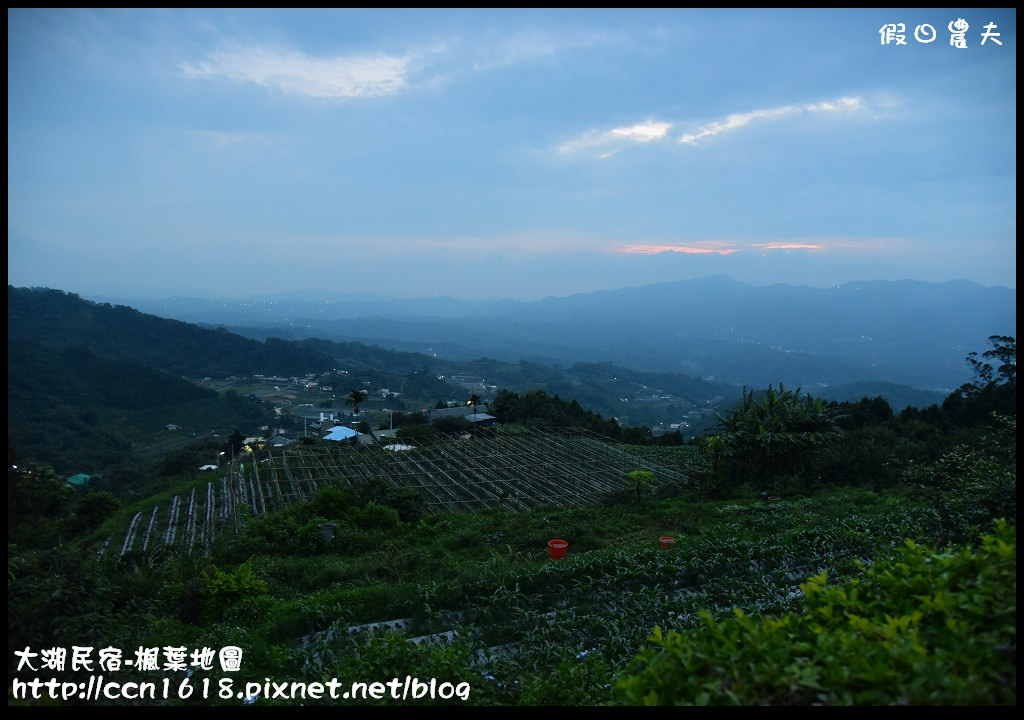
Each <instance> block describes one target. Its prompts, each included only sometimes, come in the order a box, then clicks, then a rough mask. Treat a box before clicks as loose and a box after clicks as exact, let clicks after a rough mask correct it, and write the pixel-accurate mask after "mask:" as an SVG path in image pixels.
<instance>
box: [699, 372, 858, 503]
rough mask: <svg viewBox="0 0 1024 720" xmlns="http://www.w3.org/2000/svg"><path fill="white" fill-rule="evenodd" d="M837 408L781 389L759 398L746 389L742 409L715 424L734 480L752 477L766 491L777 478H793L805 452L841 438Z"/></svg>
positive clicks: (822, 401) (803, 464)
mask: <svg viewBox="0 0 1024 720" xmlns="http://www.w3.org/2000/svg"><path fill="white" fill-rule="evenodd" d="M836 407H837V406H836V405H835V404H834V403H833V404H829V403H826V402H825V401H824V400H822V399H821V398H814V397H811V396H810V395H801V394H800V389H799V388H797V390H796V391H795V392H794V391H792V390H786V389H785V388H784V387H783V386H782V385H781V384H780V385H779V389H778V390H776V389H775V388H774V387H772V386H771V385H769V386H768V389H767V390H765V391H764V392H762V393H761V394H760V396H757V395H756V394H755V393H754V392H753V391H751V392H749V393H748V392H747V390H746V388H744V390H743V403H742V405H741V406H740V407H739V409H737V410H735V411H734V412H733V414H732V416H731V417H729V418H728V419H723V420H722V422H721V423H719V428H720V429H721V430H722V432H721V433H720V437H721V442H722V443H724V448H725V451H724V454H725V455H726V456H728V457H729V458H730V459H731V460H732V461H733V467H732V471H733V472H732V473H731V474H732V476H733V478H738V477H750V478H752V479H754V480H756V481H757V484H758V486H759V487H760V489H761V490H767V489H768V484H769V483H770V482H771V481H772V480H773V479H775V478H776V476H780V475H782V476H789V477H792V476H793V475H795V474H796V473H797V472H798V471H799V470H800V469H802V468H803V466H805V465H806V464H807V460H808V456H809V451H811V450H813V449H815V448H817V447H819V446H823V445H826V444H828V443H830V442H831V441H833V440H837V439H838V438H839V437H840V436H841V435H842V431H841V429H840V427H839V424H838V421H839V419H840V417H839V415H838V413H837V412H836ZM803 469H805V468H803Z"/></svg>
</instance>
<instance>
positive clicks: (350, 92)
mask: <svg viewBox="0 0 1024 720" xmlns="http://www.w3.org/2000/svg"><path fill="white" fill-rule="evenodd" d="M411 61H412V58H411V57H408V56H399V55H386V54H383V53H377V54H371V55H335V56H333V57H325V58H316V57H311V56H309V55H306V54H304V53H302V52H299V51H297V50H290V49H287V48H281V47H270V46H249V47H244V46H231V47H227V48H225V49H221V50H216V51H214V52H212V53H210V54H209V55H208V56H207V58H206V59H205V60H202V61H199V62H183V63H181V65H180V67H181V69H182V71H183V72H184V73H185V75H187V76H188V77H190V78H206V79H214V78H226V79H228V80H230V81H232V82H236V83H253V84H255V85H262V86H264V87H274V88H277V89H278V90H281V91H282V92H284V93H285V94H287V95H305V96H308V97H315V98H360V97H380V96H383V95H392V94H394V93H397V92H399V91H400V90H402V89H404V88H405V87H406V83H407V79H408V74H409V72H410V65H411Z"/></svg>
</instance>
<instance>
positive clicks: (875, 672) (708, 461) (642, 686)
mask: <svg viewBox="0 0 1024 720" xmlns="http://www.w3.org/2000/svg"><path fill="white" fill-rule="evenodd" d="M1009 340H1012V339H1009ZM1009 347H1014V348H1015V345H1011V343H1010V342H1009V341H1008V339H1005V338H1000V339H998V341H997V347H996V350H994V351H993V352H996V354H995V355H991V356H982V357H983V358H985V359H990V360H995V361H996V363H997V366H995V367H993V369H992V372H990V373H986V372H984V370H982V371H981V372H979V374H978V381H977V382H976V383H973V384H971V385H970V386H965V387H964V388H961V389H960V390H959V391H957V392H956V393H954V394H953V395H951V396H950V397H949V398H947V400H946V401H945V402H944V403H943V404H942V405H936V406H932V407H930V408H925V409H923V410H917V409H907V410H904V411H903V412H901V413H899V414H898V415H897V414H894V413H893V412H892V410H891V408H890V407H889V405H888V404H887V403H886V402H885V401H884V400H881V399H880V398H876V399H867V398H865V399H864V400H861V401H860V402H858V403H825V402H823V401H820V400H818V399H815V398H812V397H809V396H806V395H802V394H800V392H799V391H797V392H790V391H787V390H785V389H784V388H782V387H779V388H778V390H775V389H774V388H769V389H768V390H767V391H765V392H763V393H745V394H744V400H743V403H742V404H741V406H740V407H739V408H738V409H737V410H736V412H735V413H733V414H732V415H731V416H730V417H729V418H728V419H726V420H724V421H723V423H722V425H721V427H720V432H719V433H718V434H717V435H714V436H712V437H710V438H706V439H701V440H700V441H699V442H697V443H693V444H689V445H683V444H679V445H657V444H650V443H647V444H636V445H626V444H621V443H610V442H608V441H607V440H606V439H600V438H597V437H595V436H593V435H592V434H587V433H584V432H583V431H573V433H569V434H559V433H555V432H554V431H552V430H548V429H542V426H544V425H547V424H549V423H556V422H563V421H574V420H578V421H579V422H580V423H581V424H586V423H587V422H589V423H593V424H594V426H595V427H601V426H603V424H604V423H611V422H612V421H606V420H604V419H603V418H601V417H600V416H599V415H596V414H595V413H588V411H586V410H584V409H583V408H582V407H581V406H579V404H578V403H573V402H568V403H567V402H565V401H563V400H561V399H560V398H558V397H557V396H550V395H547V394H546V393H544V392H543V391H537V392H527V393H526V394H525V395H518V394H517V393H514V392H506V393H505V394H501V398H502V401H501V402H500V403H497V407H495V404H494V403H492V411H493V414H498V413H502V414H503V415H504V417H505V418H508V419H517V418H525V420H522V419H521V420H520V421H521V422H523V424H522V425H516V424H507V425H502V426H499V427H497V428H495V429H493V430H488V431H479V432H477V433H474V434H473V435H472V436H470V437H468V438H466V439H452V438H449V437H447V436H446V434H445V433H444V432H443V431H441V430H438V429H436V428H435V429H434V432H435V435H434V436H433V437H432V438H427V440H428V441H427V442H425V443H423V444H422V445H421V446H419V447H417V448H415V449H414V450H407V451H395V452H390V451H385V450H383V449H379V448H377V449H359V448H356V447H347V446H346V447H340V446H334V445H328V444H325V443H321V442H318V441H311V443H310V444H309V445H301V446H299V449H298V450H296V451H290V450H288V451H283V452H276V451H275V453H274V454H256V455H245V456H244V457H243V458H242V459H241V460H240V461H239V462H237V463H236V466H237V467H236V468H235V470H234V471H233V472H232V473H231V474H230V475H229V474H227V473H225V472H224V471H217V472H213V471H211V472H210V473H206V474H203V475H196V474H195V473H194V471H191V472H185V471H184V470H185V469H186V468H187V467H190V466H191V463H192V462H194V460H195V459H197V458H193V457H192V456H190V455H188V454H187V453H186V451H185V450H181V451H179V453H183V454H180V455H173V454H172V455H171V456H169V457H167V458H165V459H164V460H163V464H164V466H165V469H167V470H171V471H174V470H178V469H181V470H182V471H183V472H182V473H181V474H180V475H177V476H175V475H168V476H165V477H164V478H162V479H161V485H160V487H159V488H154V489H153V490H154V491H159V493H160V494H158V495H156V496H150V497H145V498H143V497H127V496H124V495H120V494H118V493H117V492H116V491H115V492H113V493H110V494H104V493H103V492H102V490H103V489H104V488H99V490H100V492H97V488H90V492H80V491H73V490H71V489H70V488H67V487H65V486H64V485H63V484H62V483H61V482H60V481H59V480H58V479H57V477H56V476H55V475H54V473H53V472H52V471H51V470H49V469H48V468H39V467H35V466H31V465H29V466H20V465H19V466H17V467H15V465H17V463H14V462H11V463H9V469H8V508H9V509H8V514H9V517H8V543H9V545H8V608H9V609H8V644H9V647H12V648H24V647H32V648H33V649H38V648H49V647H66V648H70V647H71V646H73V645H77V646H92V647H108V646H112V647H119V648H122V649H124V650H125V652H131V651H133V650H134V649H135V648H138V647H156V648H164V647H180V646H184V647H186V648H188V649H193V648H202V647H210V648H220V647H223V646H225V645H237V646H239V647H241V648H243V650H244V657H243V660H242V668H243V671H244V674H245V675H246V676H248V677H252V678H258V679H262V678H271V679H273V680H274V681H275V682H289V681H296V682H307V683H308V682H311V681H313V680H322V679H325V678H330V677H338V678H340V679H343V681H348V680H351V679H362V680H369V681H372V680H374V679H379V680H381V681H387V680H389V679H390V678H392V677H400V678H401V677H404V676H405V675H410V676H414V677H419V678H429V677H435V678H438V680H439V681H442V682H443V681H447V682H451V683H457V682H467V683H469V684H470V686H471V688H472V692H471V695H470V700H469V702H470V703H471V704H478V705H537V704H565V705H595V704H615V703H626V704H634V703H646V702H652V703H683V704H729V703H732V704H788V705H792V704H813V703H821V704H831V705H842V704H908V703H913V704H949V703H953V704H957V703H967V704H1001V705H1012V704H1015V699H1016V679H1015V653H1016V625H1015V613H1016V605H1015V603H1016V599H1015V593H1016V570H1015V557H1016V550H1015V548H1016V529H1015V518H1016V411H1015V401H1016V384H1015V383H1016V379H1015V361H1013V358H1011V357H1010V355H1009V351H1008V350H1007V348H1009ZM979 362H981V360H979ZM423 427H424V426H422V425H420V426H416V425H412V424H410V425H406V426H404V427H402V432H409V433H415V432H422V431H423ZM608 427H611V426H608ZM422 437H426V436H422ZM620 437H626V434H625V433H623V435H621V436H620ZM218 447H219V446H213V447H198V446H197V448H195V451H196V452H199V451H202V452H205V453H206V454H207V456H208V457H210V458H211V459H212V458H213V457H214V456H215V453H216V452H218V450H217V448H218ZM14 449H15V448H14V446H12V447H11V450H12V451H13V450H14ZM574 453H576V455H574ZM584 458H589V460H588V462H591V464H589V465H588V464H586V463H585V462H584V461H583V460H584ZM242 466H244V468H243V467H242ZM651 474H653V475H654V476H655V477H656V478H658V479H659V482H657V483H654V482H652V479H651ZM673 477H674V478H676V479H677V480H678V481H672V478H673ZM683 477H685V478H686V480H685V482H684V481H683V480H682V478H683ZM139 486H141V481H140V485H139ZM503 493H504V494H503ZM769 493H771V495H770V496H769ZM641 501H642V502H641ZM119 503H120V506H119ZM1000 519H1003V520H1002V521H1000ZM332 523H333V526H332V525H331V524H332ZM332 527H333V530H334V532H333V536H332V534H331V532H330V530H331V529H332ZM663 535H671V536H673V537H674V538H676V543H675V545H674V546H673V547H672V548H671V549H661V548H660V547H659V545H658V542H657V541H658V538H659V537H660V536H663ZM552 538H561V539H564V540H566V541H568V543H569V548H568V553H567V554H566V556H565V557H564V558H562V559H559V560H557V561H555V560H552V559H550V558H549V556H548V552H547V548H546V543H547V541H548V540H550V539H552ZM908 541H911V542H908ZM104 543H106V546H104ZM101 548H104V552H102V553H101V554H100V553H99V552H98V551H99V550H100V549H101ZM97 555H99V558H98V559H97ZM383 621H391V628H390V629H383V628H380V627H377V628H376V629H366V628H362V629H360V628H359V627H357V626H363V625H365V624H368V623H380V622H383ZM396 625H397V628H396V627H395V626H396ZM654 628H659V631H657V632H655V633H654V635H653V636H652V630H653V629H654ZM416 636H419V637H420V638H421V639H423V640H422V642H419V643H413V642H410V639H411V638H413V637H416ZM652 638H653V639H652ZM8 663H9V672H8V674H9V678H13V677H23V676H24V673H23V672H22V673H19V672H18V670H17V667H16V665H17V658H16V656H14V655H13V653H11V654H9V658H8ZM221 674H222V673H220V671H219V670H218V669H215V670H213V671H205V670H202V669H198V668H196V669H194V675H193V676H192V680H193V682H200V681H202V680H203V679H212V680H213V681H214V682H215V681H216V679H217V678H218V677H219V676H220V675H221ZM54 675H55V676H56V677H58V679H59V680H61V681H68V682H82V681H85V679H86V677H87V675H88V673H86V672H82V671H76V670H73V669H71V668H66V669H65V670H64V671H63V672H54ZM167 675H168V673H167V672H165V671H143V670H139V669H137V668H132V669H125V670H123V671H121V673H119V677H118V679H119V680H121V681H127V680H149V681H154V682H159V681H161V680H162V679H163V678H165V677H167ZM161 702H162V701H161ZM190 702H191V703H192V704H202V705H213V704H218V705H236V704H239V702H240V700H238V699H236V698H231V699H227V700H225V699H221V698H214V697H211V698H210V699H209V700H199V699H198V698H197V699H196V700H193V701H190ZM257 702H258V703H259V704H261V705H263V704H298V701H283V700H280V699H276V700H275V699H270V698H265V697H261V698H260V699H259V700H258V701H257ZM305 702H306V704H309V702H310V700H309V699H307V700H306V701H305ZM345 702H346V701H344V700H342V699H337V700H330V701H329V703H330V704H343V703H345ZM347 702H349V703H354V704H362V702H364V701H361V700H359V699H355V700H352V699H350V700H348V701H347ZM382 702H383V701H382ZM412 702H413V701H411V700H405V701H401V700H388V701H387V703H391V704H401V705H406V704H410V703H412ZM417 702H418V703H427V704H433V703H437V704H442V701H440V700H433V701H431V700H421V701H417ZM30 704H31V703H30ZM63 704H67V705H84V704H90V705H95V704H96V703H95V701H91V702H86V701H83V700H79V699H78V698H68V699H67V700H66V701H63ZM110 704H116V703H114V702H111V703H110ZM149 704H152V703H149ZM162 704H179V703H178V701H175V700H170V701H167V702H165V703H162ZM374 704H381V703H380V702H374ZM448 704H453V705H454V704H462V703H461V701H458V700H452V701H448Z"/></svg>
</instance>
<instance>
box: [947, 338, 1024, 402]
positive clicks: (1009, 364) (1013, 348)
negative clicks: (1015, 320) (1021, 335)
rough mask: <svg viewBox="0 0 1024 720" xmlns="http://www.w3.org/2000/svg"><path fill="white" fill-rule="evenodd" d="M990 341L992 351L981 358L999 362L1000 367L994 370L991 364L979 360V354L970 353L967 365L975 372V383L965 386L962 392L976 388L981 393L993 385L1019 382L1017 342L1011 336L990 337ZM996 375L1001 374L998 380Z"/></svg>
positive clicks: (986, 352)
mask: <svg viewBox="0 0 1024 720" xmlns="http://www.w3.org/2000/svg"><path fill="white" fill-rule="evenodd" d="M988 341H989V343H990V344H991V345H992V349H991V350H986V351H985V352H983V353H982V354H981V357H983V358H987V359H990V360H994V361H996V362H998V363H999V364H998V366H997V367H995V368H993V367H992V365H990V364H989V363H987V362H984V361H982V360H979V359H978V353H976V352H972V353H969V354H968V355H967V364H968V365H970V366H971V368H972V369H973V370H974V377H975V381H974V382H973V383H968V384H967V385H965V386H963V388H961V390H965V391H966V390H967V389H968V388H975V389H976V390H978V391H980V390H981V389H983V388H985V387H988V386H990V385H992V384H997V385H1002V384H1009V383H1016V382H1017V340H1016V339H1015V338H1013V337H1010V336H1009V335H990V336H989V338H988ZM994 373H999V378H998V379H996V378H995V377H994Z"/></svg>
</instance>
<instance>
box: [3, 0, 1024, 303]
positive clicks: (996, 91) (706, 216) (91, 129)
mask: <svg viewBox="0 0 1024 720" xmlns="http://www.w3.org/2000/svg"><path fill="white" fill-rule="evenodd" d="M961 18H962V19H963V20H965V21H966V22H967V23H968V25H969V28H970V29H969V30H968V31H967V33H966V35H965V41H966V47H963V48H959V47H955V46H954V45H952V44H951V42H950V31H948V30H947V25H948V24H949V23H950V22H952V21H955V20H957V19H961ZM889 23H894V24H896V23H904V24H905V26H906V32H905V37H904V40H905V44H902V45H901V44H897V43H896V42H892V43H890V44H885V42H884V40H885V34H884V32H880V30H884V28H885V27H886V26H887V25H888V24H889ZM924 24H930V25H932V26H933V27H934V28H936V29H937V30H938V36H937V38H936V39H935V40H934V41H933V42H931V43H925V42H921V41H919V40H917V39H915V36H914V29H915V28H916V27H917V26H919V25H924ZM987 26H990V27H987ZM986 33H988V35H989V37H988V38H987V40H986V41H985V42H984V43H983V42H982V40H983V35H984V34H986ZM992 33H998V35H992ZM997 41H998V42H997ZM8 157H9V159H8V284H9V285H15V286H18V287H51V288H55V289H60V290H65V291H68V292H74V293H77V294H79V295H82V296H100V295H102V296H110V297H125V298H162V297H170V296H186V297H201V296H204V295H205V296H207V297H213V296H219V297H228V298H231V297H251V296H259V295H271V294H276V293H292V292H299V293H305V292H310V293H318V292H319V293H324V294H374V295H378V296H381V297H393V298H402V299H410V298H419V297H431V296H446V297H452V298H459V299H472V300H500V299H515V300H524V301H531V300H538V299H541V298H544V297H549V296H556V297H561V296H567V295H572V294H577V293H583V292H592V291H597V290H609V289H619V288H624V287H637V286H642V285H650V284H655V283H661V282H671V281H676V280H684V279H694V278H702V277H707V276H711V275H716V274H724V275H727V276H729V277H731V278H733V279H734V280H736V281H739V282H744V283H748V284H752V285H759V286H763V285H772V284H778V283H784V284H790V285H804V286H810V287H831V286H835V285H841V284H843V283H847V282H854V281H871V280H902V279H910V280H919V281H927V282H947V281H952V280H961V279H962V280H968V281H971V282H975V283H978V284H981V285H983V286H1003V287H1008V288H1011V289H1016V11H1015V10H1012V9H1010V10H1007V9H998V10H987V9H980V10H979V9H970V10H963V9H961V10H948V9H938V10H934V9H906V10H890V9H863V10H658V9H650V10H529V9H523V10H520V9H516V10H278V9H251V10H205V9H199V10H195V9H193V10H92V9H64V10H35V9H14V10H11V9H9V10H8Z"/></svg>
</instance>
